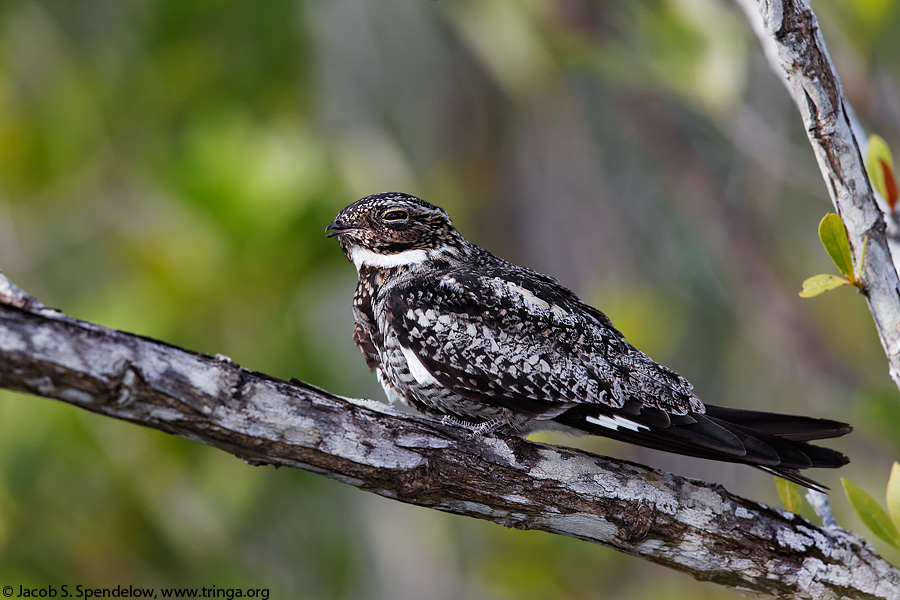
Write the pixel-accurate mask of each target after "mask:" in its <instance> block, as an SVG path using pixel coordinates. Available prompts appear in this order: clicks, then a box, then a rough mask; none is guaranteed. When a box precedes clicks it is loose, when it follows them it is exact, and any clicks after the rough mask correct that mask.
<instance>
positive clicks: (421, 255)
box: [350, 246, 428, 271]
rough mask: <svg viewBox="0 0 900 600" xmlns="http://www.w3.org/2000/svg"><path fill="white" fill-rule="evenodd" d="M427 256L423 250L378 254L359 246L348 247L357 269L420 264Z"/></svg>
mask: <svg viewBox="0 0 900 600" xmlns="http://www.w3.org/2000/svg"><path fill="white" fill-rule="evenodd" d="M427 258H428V253H427V252H426V251H425V250H422V249H418V250H404V251H403V252H398V253H396V254H378V253H377V252H372V251H371V250H367V249H366V248H363V247H361V246H353V247H352V248H351V249H350V260H352V261H353V264H354V265H356V270H357V271H359V270H360V269H361V268H362V267H375V268H376V269H390V268H391V267H409V266H413V265H420V264H422V263H423V262H425V260H426V259H427Z"/></svg>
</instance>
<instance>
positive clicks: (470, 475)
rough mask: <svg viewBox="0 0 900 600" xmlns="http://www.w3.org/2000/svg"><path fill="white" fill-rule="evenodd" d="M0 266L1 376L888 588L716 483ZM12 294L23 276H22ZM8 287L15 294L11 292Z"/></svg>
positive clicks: (561, 524) (493, 498)
mask: <svg viewBox="0 0 900 600" xmlns="http://www.w3.org/2000/svg"><path fill="white" fill-rule="evenodd" d="M13 289H18V288H14V287H11V286H10V285H9V284H8V281H6V280H5V278H4V277H3V275H2V274H0V387H2V388H7V389H11V390H17V391H20V392H25V393H29V394H35V395H40V396H45V397H48V398H54V399H57V400H61V401H63V402H67V403H69V404H72V405H74V406H77V407H80V408H83V409H86V410H90V411H93V412H96V413H100V414H103V415H107V416H110V417H115V418H118V419H123V420H126V421H131V422H133V423H137V424H140V425H144V426H146V427H152V428H155V429H160V430H162V431H166V432H169V433H173V434H176V435H180V436H182V437H185V438H188V439H192V440H196V441H199V442H203V443H206V444H209V445H212V446H216V447H218V448H221V449H223V450H225V451H227V452H230V453H232V454H234V455H236V456H239V457H241V458H243V459H244V460H246V461H248V462H249V463H251V464H273V465H282V466H290V467H295V468H299V469H303V470H306V471H310V472H313V473H318V474H320V475H324V476H325V477H329V478H331V479H335V480H338V481H341V482H344V483H347V484H350V485H353V486H355V487H358V488H361V489H364V490H366V491H370V492H374V493H376V494H380V495H382V496H386V497H389V498H394V499H396V500H400V501H402V502H407V503H410V504H417V505H420V506H426V507H430V508H435V509H438V510H442V511H446V512H451V513H456V514H460V515H467V516H471V517H476V518H479V519H486V520H489V521H494V522H496V523H500V524H502V525H505V526H507V527H516V528H520V529H537V530H541V531H548V532H552V533H557V534H561V535H568V536H571V537H575V538H578V539H582V540H587V541H591V542H595V543H598V544H602V545H604V546H609V547H612V548H615V549H617V550H619V551H621V552H625V553H628V554H632V555H635V556H638V557H641V558H644V559H646V560H650V561H652V562H656V563H659V564H662V565H666V566H668V567H671V568H673V569H677V570H679V571H683V572H686V573H689V574H691V575H693V576H694V577H696V578H698V579H702V580H708V581H712V582H715V583H718V584H721V585H725V586H729V587H733V588H737V589H740V590H744V591H748V592H753V593H756V594H759V595H763V596H777V597H781V598H817V599H823V598H896V597H897V593H898V590H900V570H898V569H897V568H895V567H893V566H891V565H890V564H888V563H887V562H885V561H884V560H883V559H881V558H880V557H878V556H877V555H876V554H875V553H874V552H873V550H872V548H871V547H870V546H868V545H867V544H866V543H865V542H864V541H862V540H861V539H860V538H858V537H857V536H855V535H853V534H851V533H848V532H846V531H844V530H842V529H839V528H827V529H826V528H822V527H817V526H816V525H813V524H812V523H810V522H808V521H805V520H804V519H802V518H800V517H798V516H796V515H793V514H790V513H787V512H785V511H783V510H779V509H775V508H770V507H768V506H765V505H762V504H759V503H757V502H753V501H751V500H746V499H744V498H740V497H738V496H734V495H732V494H730V493H728V492H727V491H726V490H724V489H723V488H722V487H720V486H716V485H710V484H705V483H701V482H696V481H690V480H687V479H685V478H682V477H678V476H675V475H671V474H668V473H664V472H661V471H656V470H653V469H649V468H647V467H643V466H640V465H636V464H632V463H628V462H625V461H619V460H613V459H609V458H604V457H601V456H596V455H592V454H589V453H587V452H582V451H580V450H574V449H570V448H564V447H556V446H549V445H546V444H537V443H533V442H529V441H526V440H521V439H518V438H497V437H480V438H476V439H473V440H468V439H467V432H466V431H462V430H459V429H457V428H453V427H448V426H444V425H441V424H440V423H439V422H438V421H436V420H434V419H430V418H426V417H421V416H417V415H411V414H407V413H403V412H400V411H397V410H395V409H392V408H391V407H389V406H387V405H385V404H382V403H379V402H374V401H371V400H354V399H348V398H341V397H338V396H335V395H333V394H330V393H328V392H326V391H324V390H320V389H317V388H315V387H313V386H311V385H309V384H306V383H302V382H286V381H281V380H278V379H274V378H272V377H268V376H266V375H263V374H259V373H253V372H250V371H247V370H246V369H243V368H241V367H240V366H238V365H236V364H233V363H232V362H230V361H229V360H227V359H224V358H221V357H211V356H206V355H202V354H198V353H195V352H191V351H188V350H183V349H181V348H176V347H174V346H171V345H168V344H165V343H162V342H159V341H156V340H152V339H148V338H145V337H141V336H137V335H132V334H128V333H123V332H121V331H115V330H112V329H108V328H105V327H102V326H100V325H96V324H93V323H88V322H84V321H78V320H76V319H72V318H70V317H67V316H65V315H63V314H61V313H59V312H57V311H54V310H50V309H46V308H43V307H41V306H40V304H39V303H34V304H31V303H29V302H25V304H26V305H28V306H29V307H30V308H21V307H20V305H22V303H23V302H22V301H23V300H27V298H26V297H25V296H27V295H24V293H22V295H16V296H15V297H14V296H13V295H11V294H10V293H9V290H13ZM19 292H21V290H19ZM10 301H16V305H15V306H14V305H12V304H6V303H8V302H10Z"/></svg>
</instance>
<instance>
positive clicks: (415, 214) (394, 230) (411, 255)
mask: <svg viewBox="0 0 900 600" xmlns="http://www.w3.org/2000/svg"><path fill="white" fill-rule="evenodd" d="M325 231H326V232H327V233H328V237H337V238H338V241H340V243H341V249H342V250H343V251H344V254H346V255H347V258H349V259H350V260H351V261H352V262H353V264H355V265H356V268H357V270H359V269H360V268H361V267H363V266H368V267H376V268H391V267H401V266H415V265H419V264H421V263H423V262H424V261H426V260H428V259H432V258H436V257H438V256H440V255H443V254H445V253H448V252H449V253H451V254H456V253H458V250H459V248H460V246H461V244H462V243H464V242H463V240H462V238H461V236H460V235H459V233H458V232H457V231H456V229H455V228H454V227H453V224H452V223H451V222H450V217H448V216H447V213H446V212H444V211H443V209H441V208H438V207H437V206H434V205H432V204H429V203H428V202H425V201H424V200H420V199H419V198H416V197H415V196H410V195H408V194H401V193H396V192H388V193H384V194H375V195H372V196H366V197H365V198H362V199H361V200H357V201H356V202H354V203H353V204H351V205H350V206H348V207H347V208H345V209H344V210H342V211H341V212H339V213H338V215H337V217H335V218H334V221H332V222H331V224H330V225H329V226H328V227H327V228H326V229H325Z"/></svg>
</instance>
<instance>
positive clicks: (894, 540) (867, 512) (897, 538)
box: [841, 477, 900, 548]
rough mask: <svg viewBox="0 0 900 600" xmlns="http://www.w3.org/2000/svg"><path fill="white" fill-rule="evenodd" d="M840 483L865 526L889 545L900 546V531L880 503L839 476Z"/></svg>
mask: <svg viewBox="0 0 900 600" xmlns="http://www.w3.org/2000/svg"><path fill="white" fill-rule="evenodd" d="M841 483H842V484H844V493H846V494H847V499H848V500H850V504H851V505H852V506H853V510H855V511H856V514H857V515H859V518H860V520H862V522H863V523H865V524H866V527H868V528H869V529H871V530H872V533H874V534H875V535H877V536H878V537H879V538H881V539H882V540H884V541H885V542H887V543H888V544H890V545H891V546H894V547H895V548H900V532H898V531H897V526H896V525H894V522H893V521H891V518H890V517H889V516H888V514H887V512H886V511H885V510H884V509H883V508H881V505H880V504H878V502H876V501H875V499H874V498H872V496H870V495H869V494H867V493H866V492H865V491H863V489H862V488H861V487H859V486H858V485H856V484H855V483H853V482H852V481H850V480H849V479H844V478H843V477H841Z"/></svg>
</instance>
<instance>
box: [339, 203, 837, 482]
mask: <svg viewBox="0 0 900 600" xmlns="http://www.w3.org/2000/svg"><path fill="white" fill-rule="evenodd" d="M326 232H328V236H329V237H331V236H335V237H337V238H338V240H339V241H340V244H341V249H342V250H343V251H344V254H346V255H347V258H349V259H350V260H351V261H352V262H353V264H354V265H356V269H357V271H358V274H359V283H358V285H357V288H356V295H355V297H354V300H353V315H354V317H355V319H356V327H355V330H354V333H353V339H354V341H355V342H356V344H357V345H358V346H359V348H360V349H361V350H362V353H363V355H365V358H366V363H368V365H369V368H371V369H373V370H374V371H375V373H376V374H377V376H378V380H379V382H380V383H381V385H382V386H383V387H384V390H385V393H386V394H387V396H388V399H389V400H390V401H391V402H393V401H395V400H401V401H403V402H406V403H408V404H410V405H412V406H413V407H414V408H416V409H418V410H419V411H421V412H423V413H426V414H430V415H438V416H443V417H444V421H445V422H447V423H453V424H455V425H460V426H465V427H467V428H468V429H470V431H471V432H472V434H473V435H477V434H486V433H490V432H495V431H496V432H498V433H508V434H516V435H527V434H529V433H532V432H535V431H540V430H547V429H553V430H563V431H567V432H570V433H582V434H583V433H589V434H597V435H603V436H607V437H610V438H614V439H617V440H623V441H626V442H631V443H633V444H638V445H641V446H647V447H650V448H656V449H659V450H666V451H669V452H675V453H678V454H685V455H688V456H697V457H701V458H709V459H713V460H720V461H727V462H733V463H745V464H748V465H752V466H754V467H758V468H760V469H763V470H765V471H769V472H771V473H774V474H776V475H778V476H780V477H783V478H785V479H788V480H791V481H794V482H797V483H799V484H801V485H804V486H807V487H812V488H816V489H822V488H823V486H821V485H820V484H818V483H817V482H815V481H813V480H812V479H809V478H807V477H805V476H804V475H802V474H800V471H799V470H800V469H806V468H810V467H840V466H842V465H845V464H847V462H848V460H847V458H846V457H845V456H844V455H843V454H841V453H840V452H837V451H835V450H831V449H829V448H823V447H821V446H814V445H812V444H809V443H807V442H809V441H812V440H818V439H824V438H831V437H837V436H841V435H844V434H846V433H849V432H850V431H851V430H852V428H851V427H850V426H849V425H847V424H845V423H839V422H837V421H830V420H825V419H815V418H811V417H801V416H792V415H781V414H775V413H768V412H758V411H751V410H744V409H737V408H725V407H721V406H713V405H710V404H704V403H703V402H701V401H700V400H699V399H698V398H697V396H695V395H694V392H693V388H692V386H691V384H690V383H689V382H688V381H687V380H686V379H685V378H684V377H682V376H681V375H679V374H678V373H676V372H674V371H672V370H671V369H669V368H667V367H664V366H663V365H660V364H659V363H657V362H655V361H654V360H653V359H651V358H650V357H648V356H647V355H646V354H644V353H643V352H641V351H640V350H638V349H637V348H635V347H634V346H632V345H631V344H629V343H628V342H626V341H625V338H624V336H623V335H622V334H621V333H620V332H619V331H618V330H617V329H616V328H615V327H613V325H612V323H611V322H610V320H609V318H608V317H607V316H606V315H605V314H603V313H602V312H600V311H599V310H597V309H596V308H594V307H592V306H588V305H587V304H585V303H584V302H582V301H581V300H580V299H579V298H578V297H577V296H576V295H575V294H574V293H573V292H571V291H570V290H568V289H566V288H565V287H563V286H562V285H560V284H559V283H557V281H556V280H555V279H553V278H552V277H548V276H546V275H542V274H540V273H537V272H535V271H532V270H530V269H526V268H523V267H518V266H516V265H513V264H511V263H509V262H507V261H505V260H503V259H502V258H498V257H497V256H495V255H493V254H491V253H490V252H488V251H487V250H484V249H483V248H480V247H479V246H476V245H474V244H472V243H470V242H468V241H467V240H466V239H465V238H463V237H462V235H460V234H459V232H457V231H456V229H455V228H454V227H453V225H452V224H451V222H450V218H449V217H448V216H447V213H446V212H444V211H443V210H442V209H440V208H438V207H437V206H433V205H431V204H429V203H427V202H425V201H424V200H420V199H418V198H416V197H413V196H409V195H407V194H400V193H385V194H376V195H374V196H367V197H366V198H363V199H361V200H359V201H357V202H355V203H353V204H351V205H350V206H348V207H347V208H345V209H344V210H342V211H341V212H340V213H339V214H338V215H337V217H336V218H335V219H334V221H333V222H332V223H331V224H330V225H329V226H328V228H327V229H326Z"/></svg>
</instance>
